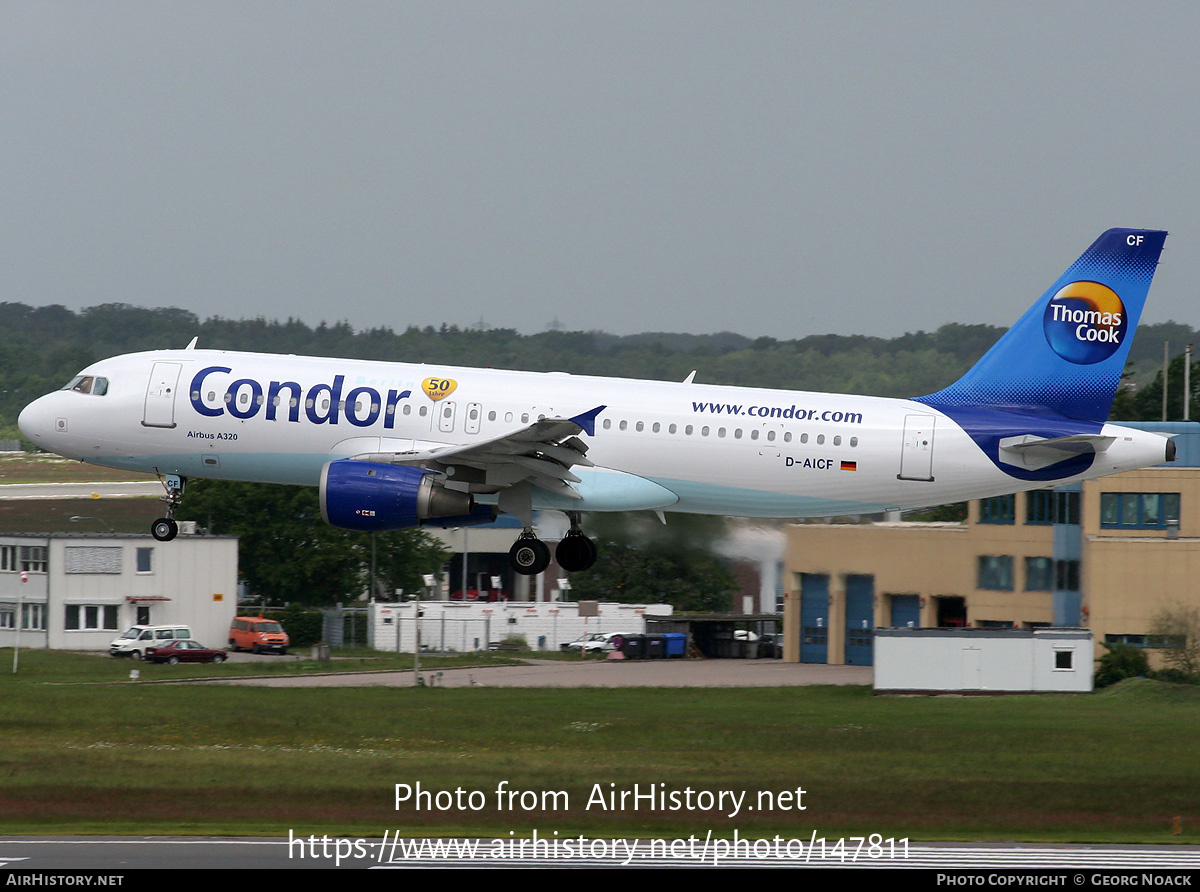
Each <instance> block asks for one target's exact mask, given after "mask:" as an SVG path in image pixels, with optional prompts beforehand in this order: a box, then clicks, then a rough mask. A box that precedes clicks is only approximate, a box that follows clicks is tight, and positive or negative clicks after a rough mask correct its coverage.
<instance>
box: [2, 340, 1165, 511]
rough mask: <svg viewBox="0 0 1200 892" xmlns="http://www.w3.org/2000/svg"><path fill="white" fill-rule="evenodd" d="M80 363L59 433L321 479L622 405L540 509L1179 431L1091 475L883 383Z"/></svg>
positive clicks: (755, 502) (218, 354) (56, 417)
mask: <svg viewBox="0 0 1200 892" xmlns="http://www.w3.org/2000/svg"><path fill="white" fill-rule="evenodd" d="M81 375H83V376H91V377H92V378H94V379H105V386H104V388H103V389H104V391H105V392H104V393H103V394H97V393H82V392H78V391H75V390H66V389H64V390H60V391H56V392H54V393H51V394H48V395H47V396H44V397H42V398H41V399H39V400H37V401H35V402H34V403H32V404H31V405H30V406H29V407H27V408H26V409H25V411H24V412H23V413H22V414H21V419H20V426H21V429H22V431H23V432H24V433H25V435H26V436H28V437H29V438H30V439H31V440H33V441H34V442H35V443H37V444H38V445H39V446H40V447H42V448H44V449H47V450H49V451H52V452H57V453H59V454H61V455H64V456H68V457H70V458H77V459H81V460H83V461H88V462H93V463H96V464H100V465H107V466H112V467H118V468H127V469H131V470H139V471H152V472H158V473H160V474H178V475H181V476H183V477H212V478H222V479H232V480H253V481H261V482H274V483H291V484H303V485H310V486H313V485H316V484H317V483H318V480H319V478H320V472H321V468H322V466H323V465H324V464H325V463H326V462H329V461H331V460H333V459H338V458H346V457H350V456H355V455H362V454H368V453H369V454H378V453H404V452H411V451H413V450H421V449H428V448H431V447H433V446H435V445H438V444H455V445H462V444H470V443H472V442H476V441H479V442H482V441H484V440H487V439H489V438H494V437H498V436H501V435H504V434H506V433H508V432H511V431H515V430H519V429H521V428H523V427H526V426H527V425H528V424H529V423H531V422H532V421H536V420H537V419H538V418H539V417H542V416H544V417H547V418H555V417H557V418H569V417H572V416H576V415H578V414H580V413H585V412H587V411H589V410H591V409H594V408H595V407H597V406H604V407H605V408H604V409H603V411H601V412H600V413H599V414H598V416H597V418H596V426H595V433H594V435H591V436H588V435H581V439H582V440H583V441H584V442H585V443H586V444H587V445H588V447H589V451H588V453H587V456H588V458H589V459H590V460H591V461H592V462H593V463H594V464H595V465H596V467H595V468H580V467H576V468H575V473H576V474H577V475H578V476H579V478H580V482H579V483H578V484H576V485H575V489H576V490H577V491H578V492H579V494H580V495H581V496H582V499H580V500H578V501H570V500H567V499H565V498H563V497H562V496H561V495H556V494H552V493H549V492H546V491H543V490H536V489H535V496H534V507H540V508H558V509H571V510H578V511H621V510H635V509H656V510H668V511H683V512H691V513H709V514H727V515H741V516H753V517H819V516H832V515H842V514H859V513H866V512H874V511H880V510H885V509H888V508H904V507H916V506H923V505H933V504H941V503H946V502H954V501H960V500H964V499H968V498H978V497H985V496H989V495H996V494H1000V493H1007V492H1013V491H1017V490H1022V489H1030V488H1034V487H1038V486H1045V485H1057V484H1061V483H1066V482H1071V481H1073V480H1079V479H1084V478H1092V477H1099V476H1101V475H1104V474H1109V473H1113V472H1116V471H1123V470H1130V469H1134V468H1140V467H1146V466H1148V465H1153V464H1157V463H1160V462H1162V461H1163V460H1164V443H1165V438H1164V437H1162V436H1161V435H1158V434H1152V433H1146V432H1142V431H1137V430H1132V429H1127V428H1121V427H1117V426H1115V425H1105V426H1104V429H1103V434H1104V435H1105V436H1107V437H1112V438H1114V439H1113V441H1112V442H1111V444H1110V445H1109V446H1108V447H1107V448H1106V449H1104V450H1103V451H1102V452H1099V453H1098V454H1097V455H1096V459H1095V461H1094V462H1093V464H1092V466H1091V467H1090V468H1089V469H1088V470H1087V472H1086V473H1084V474H1077V475H1074V476H1069V477H1063V478H1061V479H1059V478H1055V479H1053V480H1049V481H1047V480H1041V481H1037V482H1031V481H1028V480H1022V479H1017V478H1015V477H1014V476H1011V475H1010V474H1008V473H1006V472H1005V471H1004V470H1003V469H1002V468H1001V467H1000V466H998V465H997V464H996V463H995V462H993V461H992V460H990V459H989V458H988V457H987V456H986V455H985V454H984V453H983V451H982V450H981V449H980V448H979V447H978V446H977V445H976V443H975V442H974V441H973V440H972V439H971V437H970V436H968V435H967V433H966V432H965V431H964V430H963V429H962V428H961V427H960V426H959V425H958V424H956V423H955V422H954V421H953V420H951V419H950V418H949V417H948V416H947V415H945V414H943V413H942V412H940V411H938V410H936V409H933V408H931V407H930V406H927V405H924V404H922V403H919V402H915V401H911V400H901V399H884V398H879V397H865V396H849V395H839V394H821V393H805V392H793V391H783V390H763V389H757V388H743V387H719V386H713V385H708V384H695V383H688V384H675V383H665V382H661V381H641V380H633V379H622V378H593V377H579V376H572V375H566V374H561V373H535V372H513V371H500V370H494V369H475V368H452V367H446V366H433V365H430V366H427V365H414V364H408V363H389V362H370V361H363V360H351V359H324V358H314V357H301V356H277V355H267V354H255V353H234V352H224V351H215V350H166V351H157V352H151V353H138V354H130V355H126V356H119V357H114V358H112V359H106V360H102V361H100V362H97V363H94V364H93V365H92V366H90V367H89V368H88V369H85V370H84V371H83V372H82V373H81ZM97 389H100V388H99V387H97ZM1013 433H1014V434H1020V433H1021V431H1019V430H1015V431H1014V432H1013ZM479 500H480V501H481V502H485V503H486V502H487V501H489V497H488V496H486V495H485V496H482V497H481V498H480V499H479ZM494 500H495V499H494V497H492V501H494Z"/></svg>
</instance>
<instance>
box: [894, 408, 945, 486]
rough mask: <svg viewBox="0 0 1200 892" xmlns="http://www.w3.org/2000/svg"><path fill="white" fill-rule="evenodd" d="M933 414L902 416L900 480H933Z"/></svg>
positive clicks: (898, 475)
mask: <svg viewBox="0 0 1200 892" xmlns="http://www.w3.org/2000/svg"><path fill="white" fill-rule="evenodd" d="M936 420H937V419H936V417H935V416H933V415H905V416H904V445H903V448H902V449H901V451H900V473H899V474H897V475H896V476H897V477H898V478H900V479H901V480H925V481H930V480H933V426H934V422H935V421H936Z"/></svg>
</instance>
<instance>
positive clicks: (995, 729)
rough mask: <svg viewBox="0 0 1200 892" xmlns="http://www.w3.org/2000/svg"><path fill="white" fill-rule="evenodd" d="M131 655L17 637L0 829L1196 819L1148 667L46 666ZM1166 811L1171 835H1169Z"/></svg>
mask: <svg viewBox="0 0 1200 892" xmlns="http://www.w3.org/2000/svg"><path fill="white" fill-rule="evenodd" d="M86 661H91V662H90V663H87V662H86ZM422 663H423V665H426V664H427V663H426V659H425V658H423V659H422ZM10 665H11V651H0V667H3V668H4V669H5V670H6V672H7V669H8V667H9V666H10ZM268 665H269V664H268ZM113 666H115V667H116V668H115V669H112V668H110V667H113ZM142 668H143V669H144V670H147V671H145V672H144V677H150V675H151V671H153V672H154V677H159V675H160V674H159V673H158V671H157V670H160V669H161V670H163V671H162V673H161V676H162V677H167V676H168V674H174V675H179V674H182V673H183V672H184V671H185V670H184V667H142ZM214 668H215V669H217V670H221V671H225V672H232V671H233V670H235V669H240V668H241V667H237V666H228V665H227V666H223V667H214ZM128 669H129V664H128V663H127V662H123V661H122V662H117V661H115V660H109V661H105V660H102V659H98V658H95V657H85V656H80V655H71V654H44V653H42V654H39V653H33V652H30V653H26V654H22V672H21V674H20V675H19V676H17V677H16V678H13V677H12V676H11V675H7V674H6V675H5V676H4V677H3V678H2V679H0V702H2V703H3V708H2V709H0V740H3V747H0V830H2V831H3V832H5V833H43V832H105V833H136V834H141V833H149V834H160V833H177V832H190V833H205V834H219V833H230V834H267V835H276V834H283V835H286V834H287V832H288V830H289V829H291V830H294V831H295V832H297V833H303V834H305V835H307V834H309V833H317V834H323V833H345V834H353V835H376V836H377V835H380V834H382V832H383V831H384V829H388V830H391V831H396V830H399V831H400V832H402V833H410V834H480V835H485V836H489V837H490V836H495V835H499V834H505V833H506V832H507V831H508V830H514V831H516V832H517V833H529V832H530V831H532V830H533V829H534V828H537V829H538V830H539V832H540V833H548V832H552V831H555V830H557V831H559V832H560V834H577V833H586V834H591V835H598V834H625V835H644V836H658V835H663V834H684V835H686V834H689V833H692V832H698V833H700V834H701V835H702V834H704V833H705V832H707V831H708V830H709V829H711V830H713V831H714V832H716V833H732V832H733V830H734V829H738V830H740V831H741V832H742V833H743V834H748V833H749V834H761V835H767V836H771V835H774V834H776V833H780V834H784V835H789V836H796V835H800V836H803V837H805V838H807V837H808V835H809V834H810V832H812V831H813V830H816V831H817V832H818V834H819V835H820V834H825V835H826V836H831V835H832V836H840V835H855V834H857V835H861V834H863V833H873V832H877V833H882V834H884V835H885V836H893V835H894V836H907V837H910V838H913V839H919V838H926V839H929V838H941V839H947V838H949V839H981V838H990V839H997V838H1002V839H1023V840H1052V841H1067V840H1073V841H1104V842H1116V841H1122V842H1171V841H1184V842H1190V843H1196V842H1197V841H1200V832H1197V828H1198V827H1200V803H1198V796H1200V794H1198V792H1197V791H1198V790H1200V698H1198V696H1197V693H1198V692H1197V691H1195V690H1194V689H1186V690H1182V689H1176V688H1173V687H1170V686H1165V685H1161V684H1159V683H1156V682H1148V681H1145V680H1137V681H1135V682H1132V683H1126V684H1125V685H1122V686H1119V687H1117V688H1115V689H1111V690H1109V691H1105V692H1102V693H1100V694H1097V695H1093V696H1087V695H1074V696H1047V695H1044V696H1014V697H986V698H984V697H979V698H968V697H947V698H917V697H875V696H872V694H871V692H870V691H869V690H868V689H866V688H860V687H844V688H843V687H839V688H833V687H814V688H787V689H769V688H768V689H672V690H662V689H586V690H557V689H527V690H520V689H504V688H409V687H402V688H357V689H344V688H343V689H315V688H314V689H291V688H289V689H273V688H251V687H231V686H213V685H195V686H189V685H183V686H180V685H157V684H144V683H142V682H121V683H112V684H99V685H97V684H77V683H63V682H78V681H81V680H83V678H84V677H85V676H87V677H88V678H89V680H93V681H99V680H104V678H112V677H113V674H114V672H115V673H117V674H119V675H121V676H126V675H127V674H128ZM186 671H189V672H190V671H194V670H186ZM47 681H50V682H59V683H57V684H45V683H44V682H47ZM501 781H507V782H508V784H509V789H515V790H518V791H522V790H528V791H565V792H566V793H567V794H568V796H569V802H570V808H569V809H567V810H561V811H560V810H542V809H534V810H531V811H528V812H526V811H523V810H520V809H514V810H499V809H497V808H496V807H495V795H494V791H495V789H496V787H497V785H498V784H499V783H500V782H501ZM417 782H420V783H421V785H422V788H423V789H425V790H431V791H438V790H454V789H455V788H456V787H461V788H463V789H464V790H466V791H471V790H479V791H482V792H484V793H485V794H486V795H487V807H486V808H485V809H484V810H482V811H479V812H474V811H470V810H461V811H460V810H453V811H445V812H441V811H436V810H433V811H429V810H423V811H416V810H414V809H412V808H409V807H402V808H401V809H400V810H396V809H395V807H394V801H393V797H394V793H393V785H394V784H397V783H404V784H412V785H415V784H416V783H417ZM609 783H613V784H616V788H617V789H629V788H631V787H632V785H633V784H634V783H638V784H641V785H642V789H643V790H644V789H645V786H646V785H647V784H652V783H654V784H657V783H664V784H666V785H667V788H668V789H674V790H681V791H682V790H684V789H685V788H687V787H691V788H692V789H694V790H701V789H702V790H734V791H742V790H745V791H749V793H748V797H749V798H750V799H751V800H752V799H753V797H754V796H755V794H756V792H757V791H760V790H763V791H773V792H779V791H783V790H795V789H796V788H797V787H803V788H804V790H805V791H806V793H805V797H804V803H805V804H806V805H807V806H808V807H807V809H806V810H804V811H795V810H776V811H754V812H747V811H743V812H742V814H740V815H738V816H736V817H729V816H727V815H724V814H722V813H720V812H716V811H710V812H691V813H688V812H685V811H676V812H666V811H662V812H653V811H646V810H641V811H633V810H631V809H626V810H623V811H616V812H607V811H603V810H600V809H598V808H595V807H593V808H592V809H590V810H589V809H587V808H585V805H586V803H587V801H588V798H589V795H590V793H591V791H592V789H593V785H595V784H599V785H601V787H600V788H601V790H608V789H609V787H608V784H609ZM1177 815H1178V816H1181V817H1182V819H1183V826H1184V831H1185V832H1184V834H1183V836H1182V837H1172V836H1171V835H1170V821H1171V819H1172V818H1173V817H1174V816H1177Z"/></svg>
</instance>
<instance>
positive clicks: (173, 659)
mask: <svg viewBox="0 0 1200 892" xmlns="http://www.w3.org/2000/svg"><path fill="white" fill-rule="evenodd" d="M167 662H168V663H170V664H171V665H172V666H174V665H176V664H177V663H178V662H179V657H176V656H170V657H167Z"/></svg>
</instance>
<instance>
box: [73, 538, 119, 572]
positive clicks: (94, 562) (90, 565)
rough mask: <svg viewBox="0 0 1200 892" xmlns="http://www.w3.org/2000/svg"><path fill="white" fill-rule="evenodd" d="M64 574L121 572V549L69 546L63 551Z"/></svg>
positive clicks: (108, 546) (107, 546) (117, 547)
mask: <svg viewBox="0 0 1200 892" xmlns="http://www.w3.org/2000/svg"><path fill="white" fill-rule="evenodd" d="M63 572H64V573H89V574H90V573H109V574H114V575H115V574H118V573H120V572H121V547H120V546H119V545H117V546H111V545H105V546H98V547H97V546H92V545H85V546H78V545H69V546H67V547H66V548H64V549H63Z"/></svg>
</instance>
